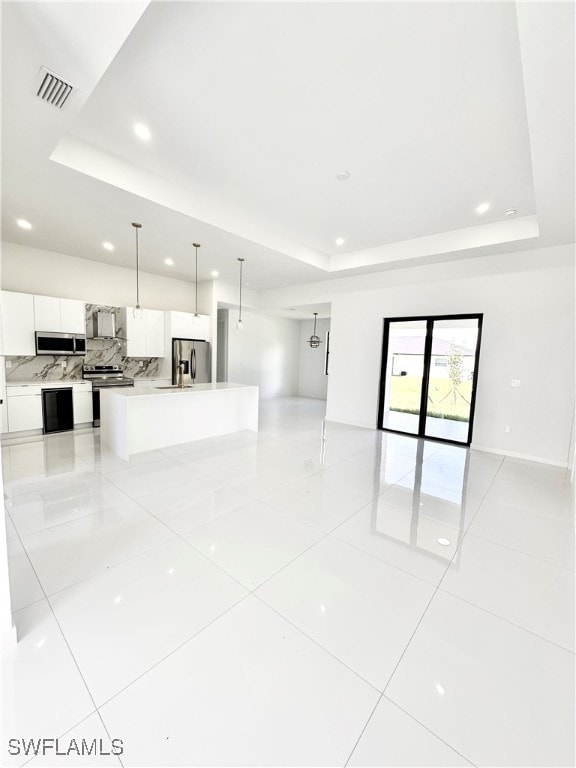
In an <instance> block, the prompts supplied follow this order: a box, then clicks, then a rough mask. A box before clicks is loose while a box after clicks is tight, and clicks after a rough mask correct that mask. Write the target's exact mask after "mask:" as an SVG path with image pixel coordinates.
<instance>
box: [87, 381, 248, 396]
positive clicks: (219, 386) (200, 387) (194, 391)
mask: <svg viewBox="0 0 576 768" xmlns="http://www.w3.org/2000/svg"><path fill="white" fill-rule="evenodd" d="M232 389H258V387H257V386H256V385H252V384H233V383H231V382H228V381H219V382H213V383H210V384H195V385H194V386H193V387H189V388H188V389H186V388H184V389H178V387H170V389H160V388H155V387H139V386H137V385H135V386H133V387H106V389H103V390H100V393H101V394H102V392H111V393H112V394H113V395H120V396H121V397H126V398H132V397H138V398H140V397H158V396H159V395H178V397H182V396H183V395H198V394H202V393H204V392H221V391H230V390H232Z"/></svg>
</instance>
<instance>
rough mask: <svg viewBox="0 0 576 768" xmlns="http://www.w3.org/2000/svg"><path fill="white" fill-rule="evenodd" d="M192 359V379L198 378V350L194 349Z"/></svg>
mask: <svg viewBox="0 0 576 768" xmlns="http://www.w3.org/2000/svg"><path fill="white" fill-rule="evenodd" d="M190 360H191V363H192V364H191V375H192V379H195V378H196V350H195V349H192V356H191V358H190Z"/></svg>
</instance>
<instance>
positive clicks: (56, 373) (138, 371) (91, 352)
mask: <svg viewBox="0 0 576 768" xmlns="http://www.w3.org/2000/svg"><path fill="white" fill-rule="evenodd" d="M85 310H86V355H85V356H83V357H67V356H65V355H58V356H55V355H39V356H36V357H6V362H10V363H11V366H10V367H8V366H6V381H7V382H15V381H70V380H71V379H81V378H82V366H83V365H121V366H123V368H124V373H125V375H126V376H130V377H134V378H158V377H159V376H160V368H161V364H162V359H161V358H158V357H149V358H134V357H126V356H125V352H126V343H125V341H124V336H125V333H124V327H123V325H122V312H121V309H120V307H110V306H104V305H101V304H86V305H85ZM94 312H113V313H114V315H115V316H116V336H117V337H118V338H116V339H94V338H92V317H93V314H94ZM140 362H142V366H140ZM63 363H65V366H66V367H64V366H63Z"/></svg>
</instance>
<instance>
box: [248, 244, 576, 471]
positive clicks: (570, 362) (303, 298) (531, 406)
mask: <svg viewBox="0 0 576 768" xmlns="http://www.w3.org/2000/svg"><path fill="white" fill-rule="evenodd" d="M318 301H331V302H332V317H331V332H330V352H331V356H330V376H329V377H328V401H327V418H329V419H332V420H334V421H341V422H346V423H350V424H356V425H360V426H365V427H372V428H374V427H375V426H376V418H377V404H378V388H379V379H380V359H381V352H382V328H383V318H384V317H395V316H396V317H399V316H401V317H406V316H411V315H427V314H431V315H433V314H459V313H474V312H483V313H484V329H483V336H482V349H481V356H480V369H479V371H480V373H479V382H478V392H477V404H476V418H475V424H474V435H473V445H474V446H478V447H482V448H487V449H489V450H494V451H501V452H504V453H508V454H512V455H514V454H516V455H521V456H525V457H529V458H534V459H538V460H542V461H548V462H552V463H558V464H566V463H567V461H568V452H569V444H570V428H571V420H572V414H573V410H574V247H573V246H571V245H566V246H557V247H555V248H543V249H539V250H533V251H525V252H520V253H513V254H502V255H500V256H494V257H487V258H482V259H470V260H462V261H460V262H452V263H448V264H436V265H428V266H425V267H420V268H417V269H405V270H396V271H394V272H381V273H378V274H370V275H361V276H355V277H352V278H342V279H338V280H333V281H324V282H322V283H317V284H308V285H305V286H292V287H290V288H287V289H284V290H283V291H281V290H275V291H267V292H266V293H264V294H263V295H262V304H263V305H266V306H274V305H276V306H287V305H290V304H292V305H293V304H294V303H306V304H308V303H313V302H318ZM546 359H548V360H550V361H553V364H551V365H544V364H543V360H546ZM511 379H520V381H521V386H520V388H519V389H513V388H511V387H510V381H511ZM506 425H509V426H510V427H511V432H510V433H509V434H507V433H506V432H505V427H506Z"/></svg>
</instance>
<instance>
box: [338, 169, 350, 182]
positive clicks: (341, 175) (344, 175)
mask: <svg viewBox="0 0 576 768" xmlns="http://www.w3.org/2000/svg"><path fill="white" fill-rule="evenodd" d="M336 178H337V179H338V181H346V179H349V178H350V171H339V172H338V173H337V174H336Z"/></svg>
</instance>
